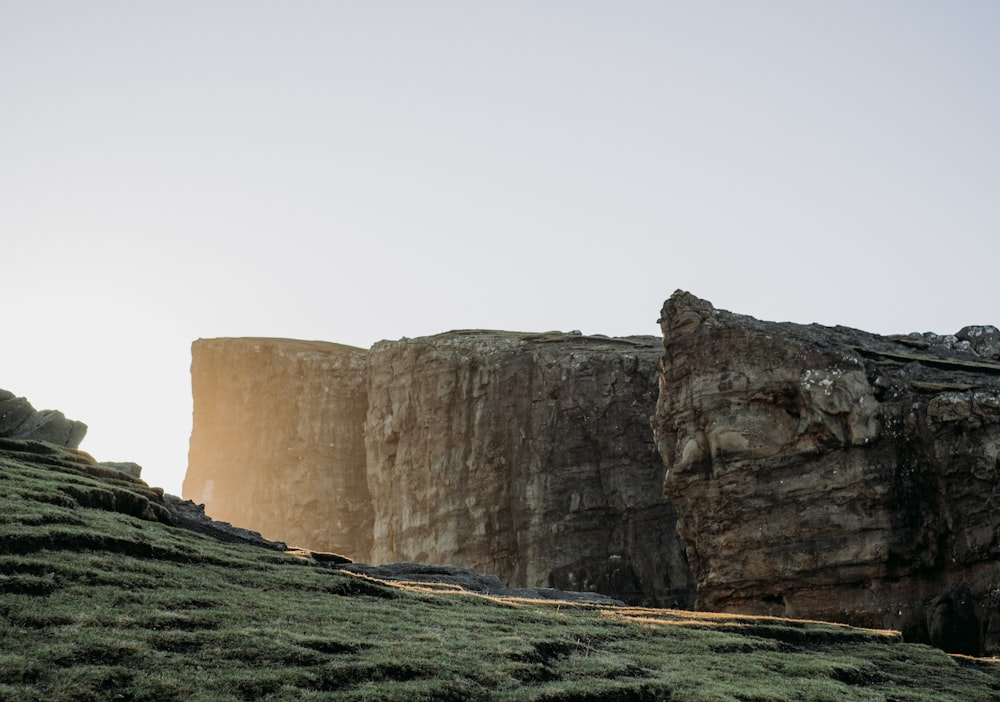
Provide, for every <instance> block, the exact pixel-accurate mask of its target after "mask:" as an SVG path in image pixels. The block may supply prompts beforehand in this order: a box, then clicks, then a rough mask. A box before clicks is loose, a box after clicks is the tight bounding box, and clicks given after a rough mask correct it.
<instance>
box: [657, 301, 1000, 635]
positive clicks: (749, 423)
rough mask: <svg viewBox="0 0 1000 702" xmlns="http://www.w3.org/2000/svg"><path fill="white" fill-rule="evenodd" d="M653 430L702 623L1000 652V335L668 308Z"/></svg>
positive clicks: (702, 307)
mask: <svg viewBox="0 0 1000 702" xmlns="http://www.w3.org/2000/svg"><path fill="white" fill-rule="evenodd" d="M660 321H661V324H662V329H663V335H664V356H663V368H662V374H661V379H660V397H659V402H658V405H657V411H656V416H655V417H654V419H653V427H654V433H655V437H656V442H657V446H658V448H659V451H660V454H661V455H662V456H663V459H664V462H665V464H666V466H667V475H666V480H665V493H666V495H667V496H668V498H669V499H670V500H671V501H672V502H673V503H674V504H675V505H676V506H677V509H678V512H679V522H678V525H679V531H680V534H681V537H682V538H683V539H684V541H685V542H686V543H687V545H688V557H689V559H690V562H691V566H692V569H693V571H694V574H695V576H696V578H697V580H698V597H697V604H696V606H697V607H698V608H702V609H709V610H722V611H733V612H744V613H765V614H775V615H783V616H792V617H809V618H817V619H826V620H831V621H840V622H845V623H851V624H858V625H864V626H875V627H886V628H894V629H899V630H902V631H903V633H904V635H905V636H906V637H907V638H908V639H911V640H917V641H929V642H931V643H934V644H936V645H939V646H942V647H944V648H946V649H948V650H952V651H955V652H965V653H980V652H986V653H994V654H995V653H998V652H1000V560H998V556H1000V541H998V532H1000V511H998V510H997V505H998V504H1000V331H998V330H997V329H995V328H993V327H967V328H965V329H963V330H962V331H961V332H959V333H958V334H957V335H956V336H945V337H941V336H936V335H933V334H913V335H908V336H898V337H880V336H876V335H873V334H868V333H865V332H862V331H858V330H854V329H848V328H844V327H835V328H829V327H821V326H817V325H810V326H804V325H795V324H787V323H782V324H778V323H770V322H761V321H758V320H756V319H753V318H751V317H745V316H740V315H735V314H732V313H730V312H726V311H724V310H717V309H714V308H713V307H712V305H711V304H710V303H708V302H706V301H704V300H700V299H698V298H696V297H694V296H692V295H690V294H688V293H683V292H678V293H675V294H674V295H673V296H672V297H671V298H670V299H668V300H667V301H666V303H665V304H664V307H663V313H662V318H661V320H660Z"/></svg>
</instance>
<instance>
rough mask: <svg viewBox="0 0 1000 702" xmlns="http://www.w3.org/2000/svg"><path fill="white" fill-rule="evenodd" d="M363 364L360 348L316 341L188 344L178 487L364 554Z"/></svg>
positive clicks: (241, 521)
mask: <svg viewBox="0 0 1000 702" xmlns="http://www.w3.org/2000/svg"><path fill="white" fill-rule="evenodd" d="M365 366H366V352H365V351H364V350H362V349H357V348H354V347H350V346H342V345H339V344H330V343H326V342H320V341H294V340H289V339H263V338H243V339H201V340H198V341H196V342H194V344H193V346H192V363H191V377H192V388H193V396H194V426H193V431H192V434H191V447H190V453H189V461H188V471H187V474H186V476H185V479H184V486H183V494H184V497H186V498H188V499H190V500H193V501H194V502H198V503H203V504H204V505H205V507H206V510H207V512H208V513H209V514H210V515H211V516H212V517H213V518H215V519H218V520H224V521H227V522H232V523H234V524H238V525H240V526H241V527H248V528H251V529H254V530H256V531H259V532H261V533H262V534H264V535H265V536H266V537H268V538H271V539H280V540H282V541H286V542H288V543H290V544H293V545H295V546H301V547H304V548H311V549H315V550H319V551H336V552H338V553H344V554H346V555H349V556H350V557H351V558H354V559H358V560H365V559H367V557H368V553H369V550H370V548H371V534H372V521H371V519H372V512H371V501H370V499H369V496H368V487H367V480H366V477H365V453H364V452H365V448H364V439H363V426H362V425H363V422H364V419H365V412H366V391H365V384H366V377H365Z"/></svg>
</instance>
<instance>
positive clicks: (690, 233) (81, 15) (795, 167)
mask: <svg viewBox="0 0 1000 702" xmlns="http://www.w3.org/2000/svg"><path fill="white" fill-rule="evenodd" d="M998 31H1000V3H998V2H995V0H954V1H949V2H940V1H937V0H935V1H933V2H931V1H926V0H838V1H837V2H829V1H828V0H788V1H783V0H759V1H754V2H751V1H750V0H729V1H721V0H691V1H688V2H677V1H673V0H660V1H656V2H652V1H648V2H647V1H639V0H615V1H614V2H610V1H605V2H595V1H592V0H502V1H501V0H494V1H492V2H487V1H485V0H451V1H443V0H425V1H422V2H416V1H413V0H396V1H389V0H385V1H382V0H370V1H366V2H357V1H346V0H325V1H323V2H318V1H315V0H299V1H297V2H276V1H275V2H260V1H259V0H233V1H223V0H196V1H194V0H169V1H161V0H144V1H143V2H132V1H131V0H118V1H108V0H88V2H85V3H84V2H76V1H68V0H65V1H56V0H38V1H32V2H22V1H19V0H0V271H2V284H3V286H2V289H3V290H4V295H3V312H2V320H3V323H2V332H0V335H2V337H0V388H4V389H7V390H9V391H11V392H14V393H15V394H17V395H19V396H24V397H27V398H28V399H29V400H30V401H31V402H32V403H33V404H34V405H35V407H36V408H38V409H58V410H61V411H63V412H64V413H65V414H66V415H67V416H70V417H72V418H74V419H79V420H81V421H84V422H86V423H87V424H88V425H89V427H90V430H89V433H88V435H87V438H86V439H85V440H84V442H83V444H82V445H81V448H83V449H85V450H87V451H89V452H90V453H92V454H94V455H95V456H96V457H97V458H98V460H118V461H135V462H137V463H140V464H141V465H142V466H143V468H144V470H143V477H144V478H145V480H146V481H147V482H149V483H150V484H152V485H157V486H161V487H164V488H165V489H167V491H168V492H172V493H174V494H180V493H181V482H182V480H183V476H184V471H185V469H186V467H187V450H188V438H189V436H190V430H191V408H192V405H191V382H190V361H191V359H190V346H191V342H192V341H194V340H195V339H198V338H211V337H225V336H268V337H288V338H297V339H321V340H326V341H334V342H338V343H345V344H352V345H355V346H361V347H368V346H370V345H371V344H372V343H374V342H375V341H378V340H380V339H398V338H400V337H403V336H408V337H415V336H423V335H428V334H435V333H438V332H443V331H447V330H450V329H462V328H487V329H509V330H519V331H546V330H555V329H561V330H581V331H583V332H584V333H589V334H608V335H628V334H658V333H659V329H658V327H657V324H656V319H657V317H658V314H659V310H660V307H661V305H662V303H663V301H664V299H666V298H667V297H668V296H669V295H670V294H671V293H672V292H673V291H674V290H676V289H685V290H688V291H690V292H692V293H694V294H695V295H698V296H699V297H702V298H705V299H708V300H710V301H711V302H713V303H714V304H715V305H716V306H717V307H720V308H724V309H729V310H732V311H734V312H739V313H744V314H750V315H752V316H754V317H757V318H760V319H769V320H776V321H785V320H787V321H795V322H802V323H810V322H818V323H821V324H829V325H832V324H843V325H846V326H851V327H857V328H861V329H866V330H869V331H874V332H878V333H905V332H910V331H934V332H938V333H942V334H944V333H954V332H955V331H957V330H958V329H960V328H961V327H963V326H965V325H968V324H994V325H997V326H1000V309H998V307H997V299H998V293H1000V275H998V271H1000V130H998V128H997V125H998V124H1000V80H998V79H997V75H998V72H1000V42H998V41H997V40H996V37H997V32H998Z"/></svg>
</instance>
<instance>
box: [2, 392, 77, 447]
mask: <svg viewBox="0 0 1000 702" xmlns="http://www.w3.org/2000/svg"><path fill="white" fill-rule="evenodd" d="M86 435H87V425H86V424H84V423H83V422H77V421H74V420H72V419H67V418H66V415H64V414H63V413H62V412H59V411H57V410H41V411H39V410H36V409H35V408H34V407H32V405H31V403H30V402H28V400H26V399H25V398H23V397H17V396H16V395H15V394H14V393H12V392H8V391H7V390H0V437H3V438H8V439H26V440H27V439H33V440H36V441H48V442H49V443H52V444H56V445H58V446H65V447H66V448H76V447H77V446H79V445H80V442H81V441H83V437H84V436H86Z"/></svg>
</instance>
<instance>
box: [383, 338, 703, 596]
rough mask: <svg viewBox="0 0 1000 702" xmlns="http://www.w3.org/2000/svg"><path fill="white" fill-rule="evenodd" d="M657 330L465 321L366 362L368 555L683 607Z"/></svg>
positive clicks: (687, 586)
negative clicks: (600, 330) (659, 398)
mask: <svg viewBox="0 0 1000 702" xmlns="http://www.w3.org/2000/svg"><path fill="white" fill-rule="evenodd" d="M660 353H661V350H660V341H659V339H656V338H654V337H629V338H608V337H602V336H583V335H580V334H579V333H569V334H566V333H558V332H552V333H543V334H530V333H515V332H495V331H480V330H471V331H455V332H448V333H445V334H440V335H436V336H430V337H424V338H419V339H402V340H399V341H383V342H379V343H377V344H375V346H373V347H372V349H371V352H370V358H369V394H368V416H367V423H366V431H365V442H366V447H367V462H368V488H369V491H370V494H371V498H372V504H373V508H374V517H375V519H374V537H373V548H372V554H371V559H372V562H375V563H387V562H392V561H421V562H428V563H439V564H445V565H455V566H464V567H468V568H473V569H475V570H476V571H479V572H485V573H493V574H496V575H497V576H499V577H500V578H501V579H502V580H503V581H505V582H507V583H510V584H511V585H512V586H513V587H518V588H538V587H552V588H558V589H560V590H567V591H593V592H601V593H605V594H607V595H611V596H613V597H616V598H619V599H621V600H624V601H626V602H629V603H632V604H650V605H662V606H674V607H683V606H688V605H690V604H691V602H692V599H693V581H692V579H691V574H690V570H689V568H688V565H687V561H686V560H685V556H684V549H683V544H681V542H680V541H679V539H678V538H677V533H676V528H675V519H676V516H675V512H674V508H673V506H672V505H671V504H670V503H669V502H667V501H666V500H665V499H664V497H663V495H662V483H663V473H664V468H663V465H662V463H661V461H660V459H659V456H658V455H657V452H656V447H655V445H654V443H653V440H652V435H651V432H650V430H649V416H650V414H651V413H652V412H653V410H654V408H655V403H656V388H657V385H656V378H657V373H658V363H659V356H660Z"/></svg>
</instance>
